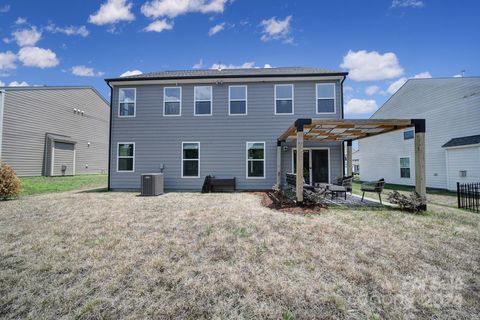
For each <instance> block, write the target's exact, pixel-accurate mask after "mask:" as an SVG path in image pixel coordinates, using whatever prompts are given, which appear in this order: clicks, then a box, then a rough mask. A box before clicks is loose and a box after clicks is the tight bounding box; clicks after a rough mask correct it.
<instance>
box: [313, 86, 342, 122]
mask: <svg viewBox="0 0 480 320" xmlns="http://www.w3.org/2000/svg"><path fill="white" fill-rule="evenodd" d="M332 84H333V112H318V100H331V99H332V98H320V97H319V96H318V87H319V86H331V85H332ZM336 95H337V85H336V83H335V82H328V83H316V84H315V97H316V100H315V105H316V108H315V113H316V114H336V113H337V97H336Z"/></svg>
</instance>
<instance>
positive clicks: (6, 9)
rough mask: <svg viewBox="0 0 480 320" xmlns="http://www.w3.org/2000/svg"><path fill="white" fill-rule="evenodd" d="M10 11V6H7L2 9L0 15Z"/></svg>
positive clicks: (0, 8)
mask: <svg viewBox="0 0 480 320" xmlns="http://www.w3.org/2000/svg"><path fill="white" fill-rule="evenodd" d="M8 11H10V5H8V4H6V5H4V6H3V7H0V13H6V12H8Z"/></svg>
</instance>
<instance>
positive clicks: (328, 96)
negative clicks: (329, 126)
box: [316, 83, 335, 114]
mask: <svg viewBox="0 0 480 320" xmlns="http://www.w3.org/2000/svg"><path fill="white" fill-rule="evenodd" d="M316 90H317V114H320V113H335V84H334V83H317V88H316Z"/></svg>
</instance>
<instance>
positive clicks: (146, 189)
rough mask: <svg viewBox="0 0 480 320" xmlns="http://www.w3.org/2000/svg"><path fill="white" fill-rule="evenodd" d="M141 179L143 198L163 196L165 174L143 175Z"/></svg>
mask: <svg viewBox="0 0 480 320" xmlns="http://www.w3.org/2000/svg"><path fill="white" fill-rule="evenodd" d="M140 179H141V181H140V185H141V189H142V191H141V192H142V193H141V194H142V196H158V195H160V194H163V173H143V174H142V175H141V177H140Z"/></svg>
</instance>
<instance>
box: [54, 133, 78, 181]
mask: <svg viewBox="0 0 480 320" xmlns="http://www.w3.org/2000/svg"><path fill="white" fill-rule="evenodd" d="M74 157H75V144H73V143H65V142H58V141H56V142H55V147H54V157H53V175H54V176H62V175H65V176H71V175H73V174H74V170H73V167H74V165H75V160H74ZM62 166H65V167H66V168H65V169H66V170H65V172H63V170H62Z"/></svg>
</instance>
